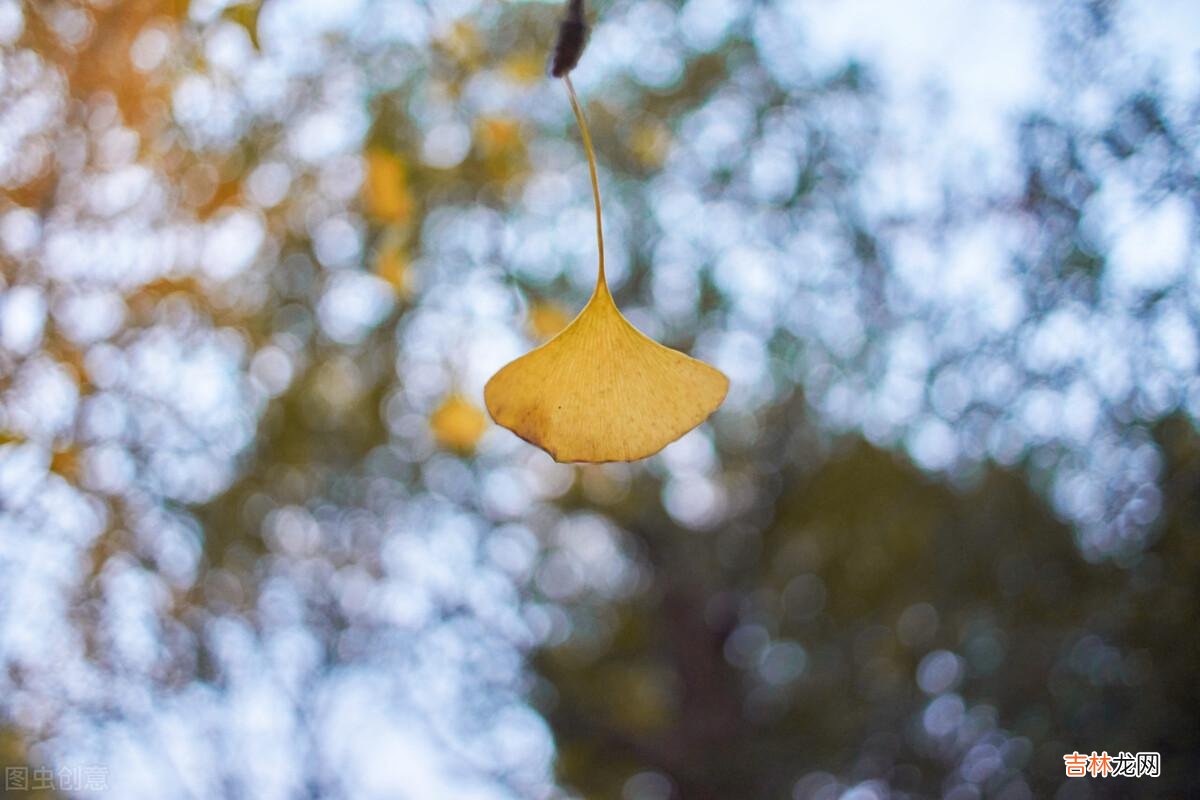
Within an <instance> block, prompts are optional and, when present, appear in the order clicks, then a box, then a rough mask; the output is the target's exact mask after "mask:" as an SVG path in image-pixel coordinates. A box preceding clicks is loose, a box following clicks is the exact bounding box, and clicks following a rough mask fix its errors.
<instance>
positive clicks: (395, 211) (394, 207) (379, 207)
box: [363, 149, 413, 223]
mask: <svg viewBox="0 0 1200 800" xmlns="http://www.w3.org/2000/svg"><path fill="white" fill-rule="evenodd" d="M365 160H366V171H367V175H366V180H365V181H364V183H363V201H364V203H365V204H366V208H367V213H368V214H370V215H371V216H372V217H374V218H375V219H376V220H379V221H381V222H394V223H403V222H405V221H407V220H408V218H409V217H410V216H411V214H412V210H413V201H412V194H411V193H410V192H409V190H408V171H407V170H406V169H405V167H404V162H403V161H401V160H400V157H399V156H397V155H395V154H394V153H389V152H388V151H386V150H376V149H372V150H368V151H367V154H366V157H365Z"/></svg>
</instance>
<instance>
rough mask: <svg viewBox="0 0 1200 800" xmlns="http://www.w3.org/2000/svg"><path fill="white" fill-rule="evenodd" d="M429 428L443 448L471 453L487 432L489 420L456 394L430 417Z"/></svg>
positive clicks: (470, 403)
mask: <svg viewBox="0 0 1200 800" xmlns="http://www.w3.org/2000/svg"><path fill="white" fill-rule="evenodd" d="M429 427H430V428H432V429H433V436H434V438H435V439H437V442H438V444H440V445H441V446H442V447H445V448H448V449H450V450H456V451H458V452H460V453H470V452H471V451H472V450H474V449H475V445H476V444H477V443H478V442H479V437H481V436H483V432H484V431H485V430H487V418H486V417H484V416H483V412H482V411H480V410H479V408H478V407H477V406H476V405H475V404H474V403H472V402H471V401H470V400H467V399H466V398H465V397H463V396H462V395H461V394H458V393H454V394H451V395H449V396H448V397H447V398H446V399H445V400H443V401H442V404H441V405H440V406H438V407H437V410H436V411H434V412H433V414H432V415H430V417H429Z"/></svg>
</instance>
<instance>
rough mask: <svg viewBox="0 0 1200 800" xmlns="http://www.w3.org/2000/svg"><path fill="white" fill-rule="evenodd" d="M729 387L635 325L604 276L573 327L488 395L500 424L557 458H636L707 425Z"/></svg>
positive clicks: (513, 368)
mask: <svg viewBox="0 0 1200 800" xmlns="http://www.w3.org/2000/svg"><path fill="white" fill-rule="evenodd" d="M728 389H729V379H728V378H726V377H725V376H724V375H723V374H722V373H721V372H720V371H718V370H716V369H714V368H713V367H710V366H709V365H708V364H705V363H704V362H702V361H697V360H696V359H694V358H690V357H689V356H686V355H684V354H683V353H680V352H679V351H677V350H672V349H670V348H669V347H664V346H662V345H661V344H658V343H657V342H655V341H654V340H652V339H650V338H648V337H647V336H646V335H645V334H643V333H642V332H641V331H639V330H638V329H637V328H635V327H633V325H631V324H629V321H628V320H626V319H625V317H623V316H621V312H620V311H618V310H617V307H616V304H614V303H613V299H612V295H611V294H610V293H609V291H608V286H607V285H606V284H605V283H604V282H603V280H601V282H600V283H599V284H598V285H597V286H596V292H595V293H594V294H593V295H592V299H591V300H590V301H589V302H588V304H587V306H586V307H585V308H584V309H583V311H582V312H581V313H580V314H579V316H578V317H576V318H575V321H574V322H572V323H571V324H570V325H569V326H567V328H566V330H564V331H563V332H562V333H560V334H558V336H556V337H554V338H553V339H551V340H550V341H549V342H547V343H546V344H544V345H542V346H541V347H539V348H537V349H536V350H534V351H533V352H531V353H527V354H526V355H524V356H522V357H521V358H518V359H517V360H516V361H513V362H512V363H510V364H508V365H507V366H505V367H504V368H503V369H501V370H500V371H499V372H497V373H496V374H495V375H494V376H492V379H491V380H490V381H488V384H487V386H486V387H485V388H484V395H483V396H484V400H485V402H486V403H487V408H488V412H489V413H491V415H492V419H494V420H495V421H496V422H497V423H499V424H500V425H503V426H504V427H506V428H508V429H509V430H511V431H512V432H513V433H515V434H517V435H518V436H520V437H521V438H522V439H525V440H526V441H528V442H530V443H532V444H535V445H537V446H538V447H540V448H542V449H543V450H545V451H546V452H547V453H549V454H550V455H551V456H552V457H553V458H554V460H555V461H588V462H598V461H635V460H637V459H639V458H645V457H647V456H650V455H653V454H654V453H657V452H658V451H659V450H661V449H662V448H664V447H666V446H667V445H668V444H670V443H671V442H673V441H675V440H676V439H678V438H679V437H680V436H682V435H683V434H685V433H687V432H688V431H690V430H691V429H692V428H694V427H696V426H697V425H699V424H700V423H701V422H703V421H704V420H705V419H706V418H707V417H708V415H709V414H711V413H712V412H713V411H715V410H716V409H717V406H719V405H721V402H722V401H723V400H724V399H725V393H726V391H727V390H728Z"/></svg>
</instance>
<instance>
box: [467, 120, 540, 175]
mask: <svg viewBox="0 0 1200 800" xmlns="http://www.w3.org/2000/svg"><path fill="white" fill-rule="evenodd" d="M475 147H476V151H477V152H478V153H479V157H480V158H481V159H482V161H483V167H484V169H485V170H486V171H487V174H488V177H490V178H492V179H493V180H497V181H500V182H502V183H503V182H507V181H510V180H512V179H513V178H515V177H517V176H518V175H520V174H522V173H523V172H525V170H526V168H527V167H528V159H527V158H526V151H525V140H524V138H523V137H522V135H521V125H520V123H519V122H517V121H516V120H514V119H509V118H506V117H481V118H480V119H479V120H477V121H476V123H475Z"/></svg>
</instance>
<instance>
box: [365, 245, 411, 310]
mask: <svg viewBox="0 0 1200 800" xmlns="http://www.w3.org/2000/svg"><path fill="white" fill-rule="evenodd" d="M374 266H375V274H376V275H378V276H379V277H380V278H382V279H383V280H385V281H387V282H388V284H389V285H390V286H391V287H392V289H393V291H395V292H396V294H397V295H398V296H399V297H408V296H409V295H411V294H412V267H411V263H410V260H409V257H408V253H407V252H406V251H405V249H404V245H403V243H402V238H401V236H400V235H399V234H397V233H395V232H394V230H393V231H389V232H388V233H387V234H386V235H385V236H384V237H383V241H382V243H381V244H380V247H379V251H378V252H377V254H376V256H375V265H374Z"/></svg>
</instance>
